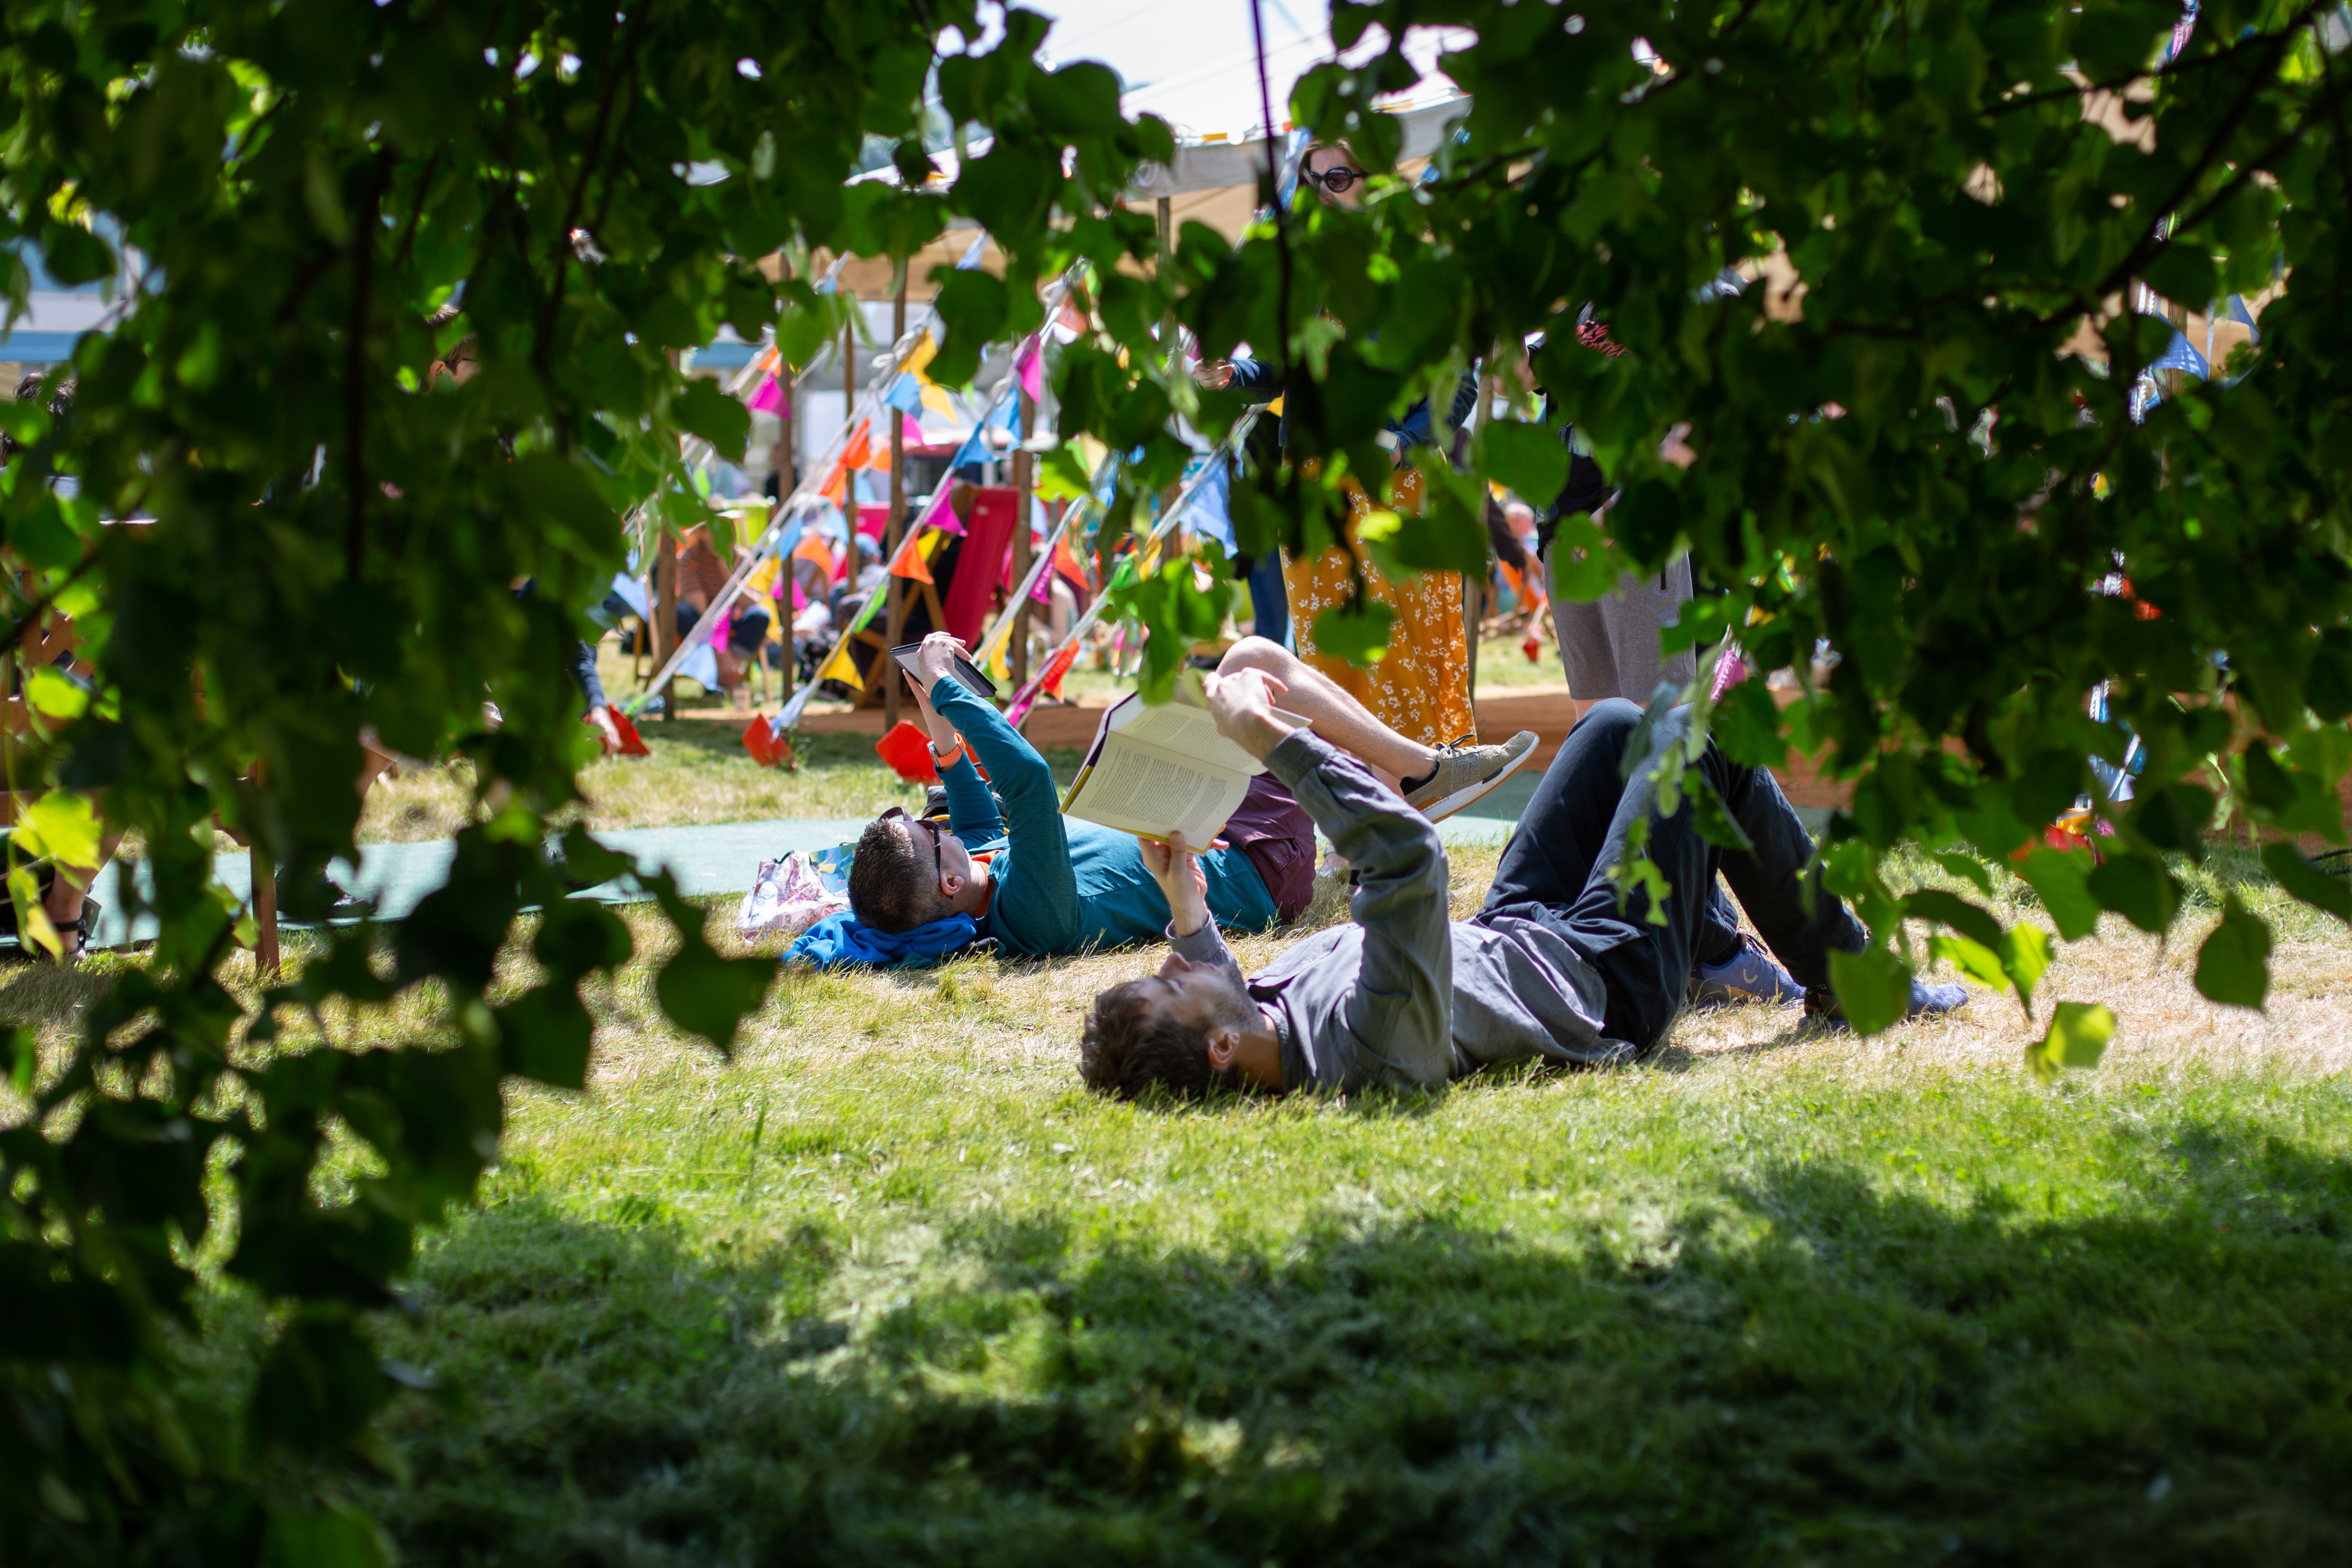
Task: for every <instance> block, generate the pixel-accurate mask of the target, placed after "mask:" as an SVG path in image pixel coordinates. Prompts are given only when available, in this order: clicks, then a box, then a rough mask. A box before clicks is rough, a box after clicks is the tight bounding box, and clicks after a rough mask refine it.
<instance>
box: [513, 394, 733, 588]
mask: <svg viewBox="0 0 2352 1568" xmlns="http://www.w3.org/2000/svg"><path fill="white" fill-rule="evenodd" d="M701 384H702V385H705V386H709V387H710V388H711V393H710V395H712V396H715V397H717V398H719V401H721V402H723V403H734V399H732V398H730V397H728V396H727V395H725V394H723V393H720V392H719V390H718V389H717V387H716V386H715V385H712V384H710V383H709V382H704V383H701ZM735 408H736V411H737V412H738V413H740V412H741V411H742V405H740V404H735ZM745 427H746V428H747V429H748V428H749V426H748V424H747V425H746V426H745ZM501 478H502V479H504V481H505V483H506V485H507V487H508V489H509V493H510V494H511V495H512V496H513V497H514V500H515V503H516V504H517V506H518V507H519V508H520V510H521V511H522V514H523V515H524V516H526V517H531V518H538V519H542V520H545V521H549V522H553V523H556V524H558V525H560V526H561V529H562V532H563V533H564V534H566V535H568V536H569V537H570V538H571V539H572V541H574V542H577V543H578V544H579V545H580V546H581V547H583V548H586V549H592V550H598V551H604V550H610V549H612V548H613V547H614V545H615V544H616V543H617V542H618V540H619V537H620V520H619V519H618V518H616V517H614V515H613V509H612V508H611V507H610V506H608V505H606V504H605V502H604V497H602V496H600V495H598V494H597V493H596V487H595V486H594V485H593V484H591V483H589V482H588V476H587V475H585V474H583V473H582V472H581V471H580V469H579V468H577V467H575V466H574V465H572V464H571V463H567V462H564V461H563V460H562V458H551V457H545V456H534V457H523V458H515V459H514V460H513V461H512V462H510V463H508V464H506V465H504V468H503V472H502V474H501Z"/></svg>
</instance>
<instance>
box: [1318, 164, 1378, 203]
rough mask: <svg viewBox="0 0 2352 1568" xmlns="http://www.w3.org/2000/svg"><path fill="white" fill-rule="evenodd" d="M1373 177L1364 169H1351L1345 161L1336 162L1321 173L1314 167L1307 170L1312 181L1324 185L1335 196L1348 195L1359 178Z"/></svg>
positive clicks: (1367, 178)
mask: <svg viewBox="0 0 2352 1568" xmlns="http://www.w3.org/2000/svg"><path fill="white" fill-rule="evenodd" d="M1371 177H1372V176H1371V175H1370V174H1368V173H1366V172H1365V171H1364V170H1362V169H1350V168H1349V167H1348V165H1347V164H1345V163H1334V164H1332V165H1331V167H1329V168H1328V169H1325V170H1324V171H1322V172H1321V173H1320V174H1318V173H1317V172H1316V171H1314V170H1313V169H1309V170H1307V180H1308V181H1309V182H1310V183H1312V184H1318V185H1320V186H1322V187H1323V188H1324V189H1325V190H1327V191H1328V192H1330V193H1331V194H1332V195H1335V196H1344V195H1347V194H1348V193H1349V191H1351V190H1353V189H1355V188H1356V182H1357V181H1358V180H1369V179H1370V178H1371Z"/></svg>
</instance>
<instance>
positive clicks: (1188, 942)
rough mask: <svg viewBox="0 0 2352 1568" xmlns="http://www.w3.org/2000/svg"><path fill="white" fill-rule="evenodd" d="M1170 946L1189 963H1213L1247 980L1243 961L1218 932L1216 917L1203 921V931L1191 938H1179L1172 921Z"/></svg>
mask: <svg viewBox="0 0 2352 1568" xmlns="http://www.w3.org/2000/svg"><path fill="white" fill-rule="evenodd" d="M1168 946H1169V948H1170V950H1171V952H1174V953H1175V954H1176V956H1177V957H1179V958H1181V959H1182V960H1183V961H1184V962H1185V963H1213V964H1215V965H1217V966H1218V967H1219V968H1221V969H1230V970H1232V971H1233V973H1234V976H1235V977H1236V978H1238V979H1246V978H1247V976H1245V975H1244V974H1243V973H1242V966H1241V961H1240V960H1239V959H1237V958H1235V957H1234V950H1233V949H1232V948H1230V947H1227V946H1226V945H1225V939H1224V937H1223V934H1222V933H1220V932H1219V931H1218V930H1217V921H1216V917H1215V916H1214V915H1212V916H1210V917H1209V919H1207V920H1205V921H1202V922H1201V929H1200V930H1199V931H1194V932H1193V933H1192V935H1191V936H1178V935H1177V934H1176V925H1175V922H1174V921H1170V922H1169V925H1168Z"/></svg>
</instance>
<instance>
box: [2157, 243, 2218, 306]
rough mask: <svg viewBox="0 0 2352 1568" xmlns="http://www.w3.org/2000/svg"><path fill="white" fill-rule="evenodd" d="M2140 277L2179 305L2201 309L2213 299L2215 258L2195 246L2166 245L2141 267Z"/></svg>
mask: <svg viewBox="0 0 2352 1568" xmlns="http://www.w3.org/2000/svg"><path fill="white" fill-rule="evenodd" d="M2140 278H2141V280H2142V281H2144V282H2146V283H2147V286H2148V287H2149V288H2151V289H2155V290H2156V291H2157V292H2158V293H2159V294H2161V295H2163V296H2164V297H2165V298H2166V299H2168V300H2172V301H2174V302H2175V303H2177V304H2182V305H2186V306H2188V307H2189V309H2190V310H2195V311H2200V312H2201V311H2202V310H2204V309H2205V308H2206V303H2207V301H2209V300H2211V299H2212V298H2213V279H2214V272H2213V258H2211V257H2210V256H2209V255H2207V254H2206V253H2205V252H2204V251H2202V250H2200V249H2198V248H2196V247H2194V246H2191V245H2187V244H2179V243H2175V244H2172V245H2168V246H2166V247H2164V248H2163V250H2161V251H2159V252H2158V254H2157V258H2156V259H2155V260H2154V261H2151V262H2149V263H2148V264H2147V267H2146V268H2142V270H2141V272H2140Z"/></svg>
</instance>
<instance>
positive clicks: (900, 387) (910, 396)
mask: <svg viewBox="0 0 2352 1568" xmlns="http://www.w3.org/2000/svg"><path fill="white" fill-rule="evenodd" d="M882 401H883V402H885V403H887V404H888V405H890V406H891V407H893V408H895V409H897V410H898V412H899V413H901V414H904V415H906V416H908V417H909V418H912V419H920V418H921V417H922V416H923V384H922V383H921V382H920V381H918V380H917V379H915V373H914V372H913V371H910V370H902V371H900V372H899V373H898V380H896V381H894V382H892V383H891V384H890V390H889V391H888V392H886V393H884V394H883V395H882Z"/></svg>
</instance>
